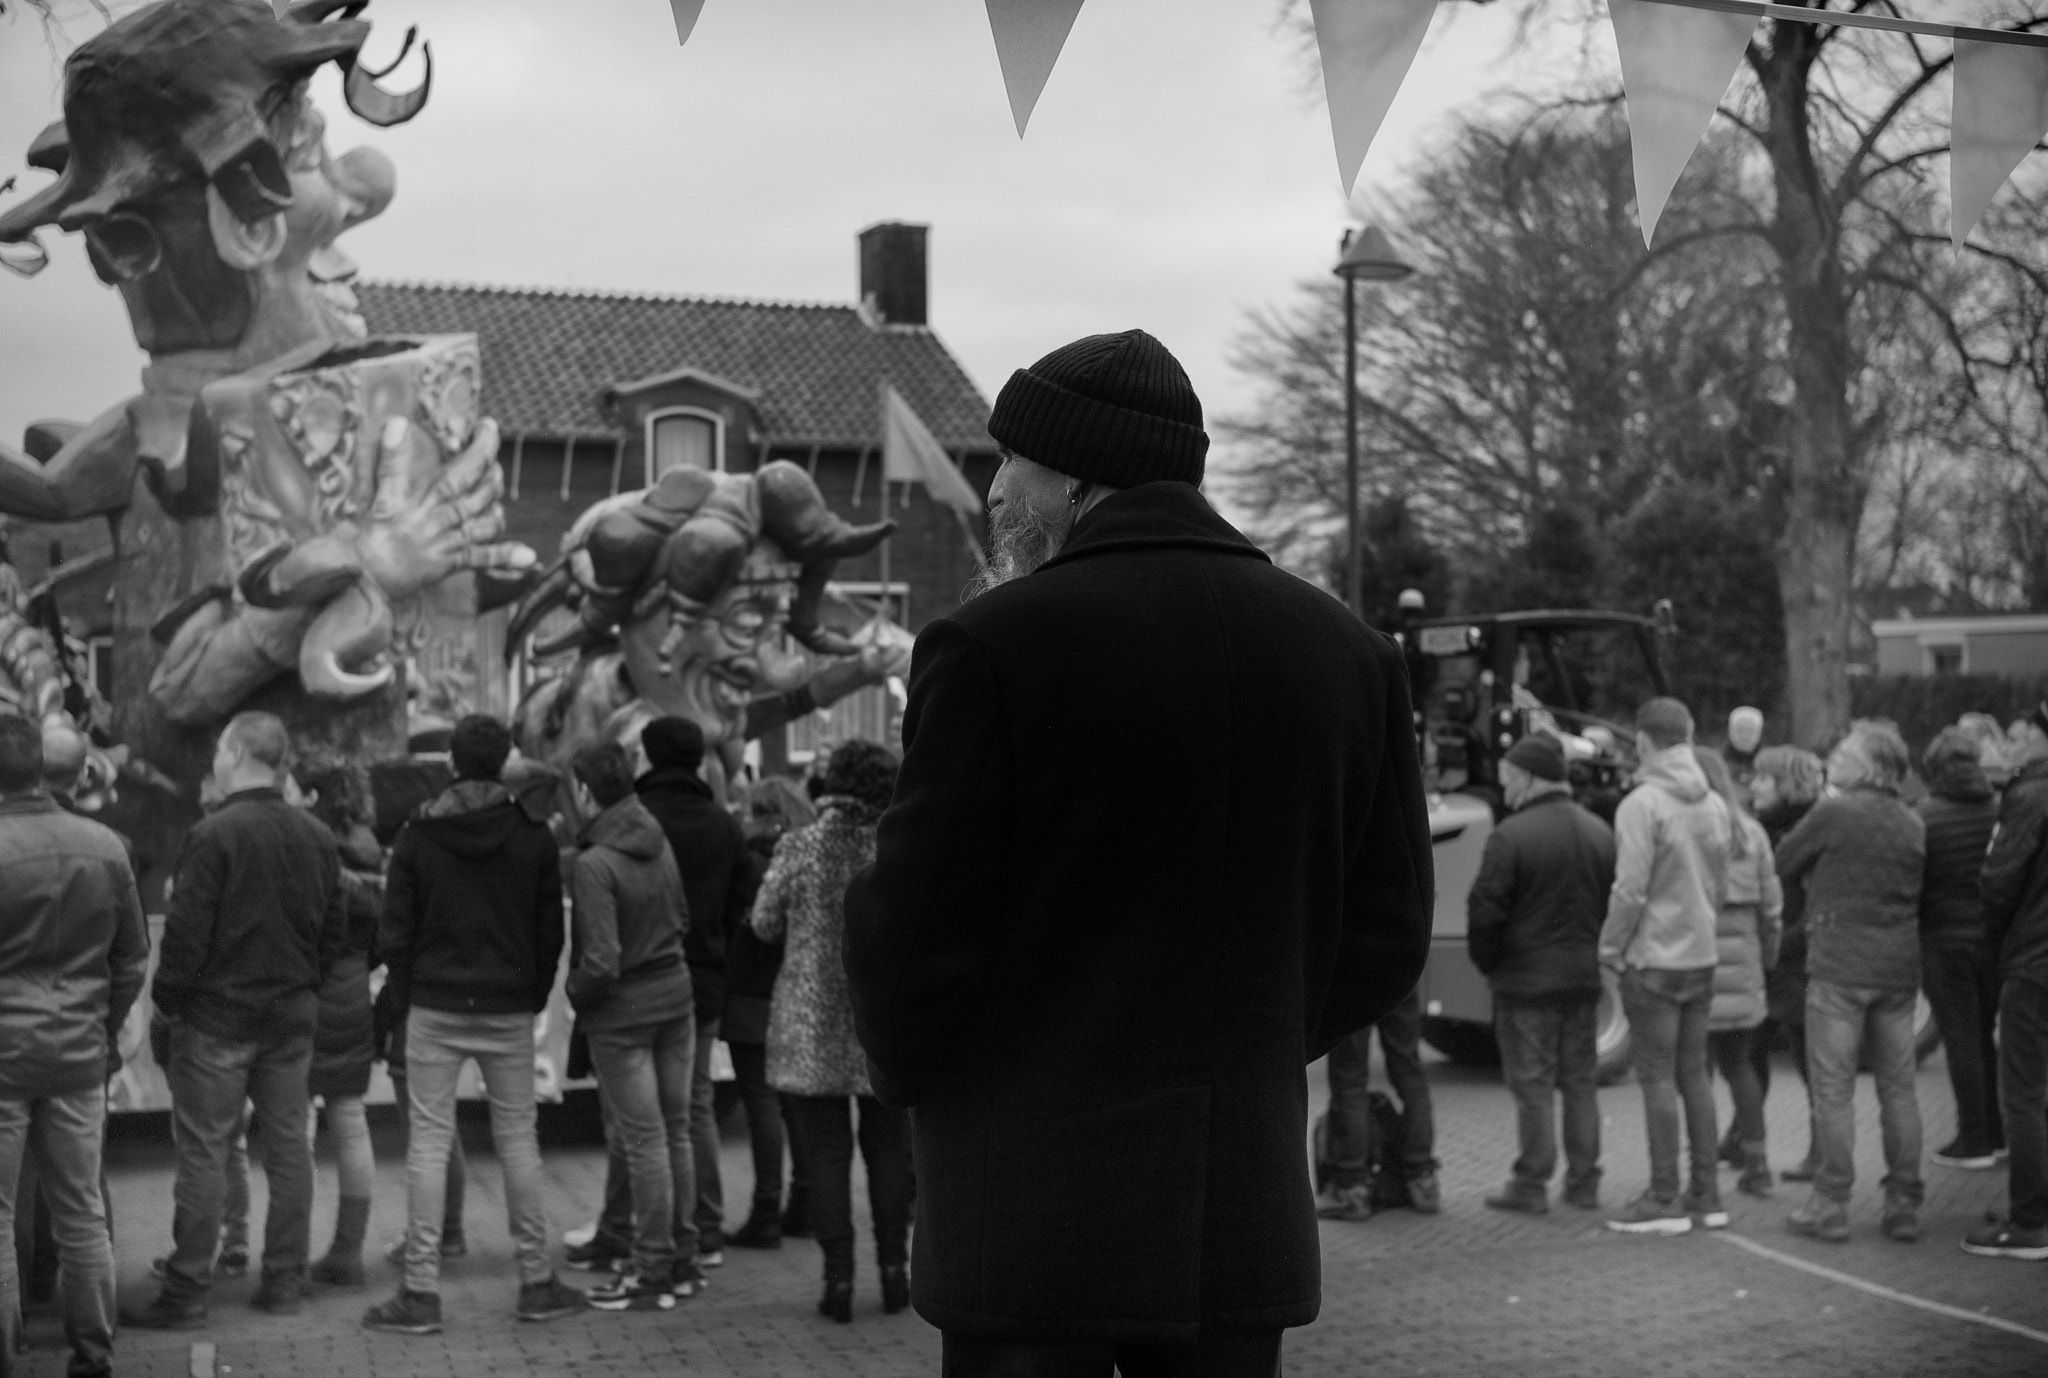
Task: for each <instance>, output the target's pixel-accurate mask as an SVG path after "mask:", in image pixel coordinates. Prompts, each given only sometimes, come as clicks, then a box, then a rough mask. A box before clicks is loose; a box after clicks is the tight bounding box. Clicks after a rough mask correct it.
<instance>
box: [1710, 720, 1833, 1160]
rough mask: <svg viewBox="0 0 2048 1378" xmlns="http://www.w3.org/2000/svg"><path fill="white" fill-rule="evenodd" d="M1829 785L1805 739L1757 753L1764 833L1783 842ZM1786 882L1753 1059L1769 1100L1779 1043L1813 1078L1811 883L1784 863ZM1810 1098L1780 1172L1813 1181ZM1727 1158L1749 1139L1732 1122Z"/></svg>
mask: <svg viewBox="0 0 2048 1378" xmlns="http://www.w3.org/2000/svg"><path fill="white" fill-rule="evenodd" d="M1826 787H1827V767H1826V766H1825V765H1823V764H1822V763H1821V759H1820V757H1818V756H1816V755H1814V754H1813V753H1812V752H1811V751H1808V750H1806V749H1805V748H1803V747H1796V746H1767V747H1765V748H1764V749H1763V750H1762V751H1759V752H1758V753H1757V754H1756V773H1755V774H1753V775H1752V776H1750V779H1749V808H1750V813H1751V816H1752V817H1754V818H1755V819H1756V821H1757V822H1758V823H1760V824H1762V825H1763V830H1764V835H1765V836H1766V837H1768V838H1769V839H1770V842H1771V846H1772V847H1773V848H1775V847H1776V846H1777V845H1778V844H1779V843H1780V842H1782V841H1784V839H1785V837H1786V835H1787V834H1788V833H1790V832H1791V831H1792V829H1794V828H1795V827H1797V826H1798V825H1799V820H1800V819H1802V818H1804V817H1806V815H1807V814H1808V813H1809V812H1811V811H1812V809H1813V806H1814V805H1815V804H1817V803H1819V802H1820V796H1821V792H1822V790H1824V789H1825V788H1826ZM1778 883H1779V887H1780V889H1781V890H1782V891H1783V893H1784V897H1785V908H1784V914H1783V917H1782V921H1781V923H1780V926H1779V937H1778V964H1777V965H1776V966H1775V967H1772V968H1770V969H1769V970H1767V971H1765V972H1764V997H1765V1018H1764V1023H1763V1027H1762V1028H1761V1029H1760V1030H1759V1031H1758V1036H1757V1037H1756V1038H1754V1039H1752V1040H1751V1041H1750V1056H1751V1058H1752V1065H1753V1066H1754V1067H1755V1068H1756V1074H1757V1080H1758V1082H1759V1083H1760V1084H1761V1085H1762V1087H1763V1092H1764V1096H1765V1098H1766V1099H1767V1100H1768V1099H1769V1097H1770V1091H1771V1049H1772V1048H1774V1047H1783V1048H1785V1049H1786V1050H1787V1051H1789V1052H1790V1053H1791V1054H1792V1066H1793V1067H1794V1068H1795V1069H1797V1070H1798V1072H1799V1081H1800V1084H1801V1085H1802V1086H1804V1085H1805V1084H1806V924H1805V912H1804V911H1805V904H1806V890H1805V887H1803V886H1802V885H1800V884H1799V883H1798V882H1797V881H1788V880H1786V879H1785V873H1784V870H1783V868H1782V867H1781V868H1779V871H1778ZM1811 1112H1812V1106H1811V1103H1810V1098H1809V1105H1808V1121H1809V1122H1808V1126H1807V1138H1806V1153H1805V1154H1804V1156H1802V1157H1801V1158H1800V1160H1799V1162H1798V1163H1797V1165H1795V1166H1793V1167H1789V1168H1787V1169H1785V1170H1784V1171H1783V1172H1781V1173H1780V1174H1778V1175H1779V1176H1780V1177H1782V1178H1783V1179H1784V1180H1785V1181H1787V1182H1811V1181H1812V1180H1813V1175H1814V1173H1816V1172H1818V1171H1820V1157H1819V1151H1818V1150H1817V1149H1816V1148H1815V1147H1814V1144H1815V1142H1816V1140H1817V1138H1818V1136H1817V1135H1816V1134H1815V1132H1814V1130H1813V1127H1812V1124H1811V1119H1812V1113H1811ZM1721 1160H1722V1161H1723V1162H1725V1163H1728V1164H1729V1165H1730V1166H1732V1167H1741V1166H1742V1144H1741V1141H1740V1140H1738V1139H1736V1138H1735V1136H1734V1133H1733V1131H1732V1129H1731V1131H1730V1134H1729V1137H1728V1139H1727V1141H1726V1142H1724V1143H1723V1144H1722V1147H1721Z"/></svg>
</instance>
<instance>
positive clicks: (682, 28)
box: [668, 0, 704, 43]
mask: <svg viewBox="0 0 2048 1378" xmlns="http://www.w3.org/2000/svg"><path fill="white" fill-rule="evenodd" d="M668 7H669V12H670V13H672V14H674V15H675V17H676V42H677V43H688V42H689V41H690V30H692V29H694V28H696V27H697V16H698V15H700V14H702V13H704V0H668Z"/></svg>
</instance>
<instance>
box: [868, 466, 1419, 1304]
mask: <svg viewBox="0 0 2048 1378" xmlns="http://www.w3.org/2000/svg"><path fill="white" fill-rule="evenodd" d="M903 737H904V744H905V757H904V763H903V770H902V774H901V776H900V778H899V780H898V783H897V787H896V794H895V800H894V802H893V804H892V805H891V807H890V809H889V810H888V812H887V813H886V814H884V815H883V817H882V820H881V823H880V828H879V835H878V850H877V860H876V864H875V865H874V867H872V868H871V869H870V870H868V871H866V872H863V873H862V875H861V876H859V877H858V878H856V879H855V881H854V882H853V885H852V886H851V888H850V889H849V891H848V894H847V906H846V908H847V937H846V965H847V971H848V974H849V975H850V977H851V979H852V990H853V997H854V1005H855V1011H856V1016H857V1021H858V1027H859V1032H860V1037H861V1042H862V1044H863V1046H864V1048H865V1049H866V1052H867V1054H868V1057H869V1060H870V1064H871V1067H872V1072H873V1079H874V1083H875V1087H876V1090H877V1093H878V1094H879V1095H880V1096H881V1097H882V1099H883V1100H885V1101H888V1102H890V1103H891V1104H894V1105H899V1106H912V1107H915V1113H914V1115H913V1117H912V1123H913V1136H914V1145H915V1150H916V1155H917V1171H918V1190H917V1213H918V1215H917V1229H916V1233H915V1250H916V1252H915V1258H914V1262H913V1267H912V1270H911V1275H912V1278H913V1283H912V1286H913V1295H914V1301H915V1303H916V1306H917V1309H918V1311H919V1313H920V1314H922V1315H923V1316H924V1317H925V1318H926V1319H927V1320H929V1321H931V1322H932V1323H933V1324H934V1325H937V1326H939V1327H941V1328H943V1329H947V1330H954V1331H959V1332H962V1333H966V1334H978V1335H987V1336H1007V1337H1041V1338H1061V1337H1066V1338H1090V1337H1092V1338H1128V1339H1163V1340H1188V1339H1193V1338H1194V1337H1195V1336H1196V1334H1197V1332H1198V1331H1199V1329H1200V1328H1201V1327H1202V1326H1204V1325H1217V1324H1223V1325H1236V1326H1250V1327H1273V1326H1290V1325H1304V1324H1307V1323H1308V1322H1309V1321H1311V1320H1313V1319H1314V1318H1315V1315H1316V1311H1317V1308H1318V1304H1319V1301H1320V1271H1319V1259H1318V1246H1317V1235H1316V1223H1315V1215H1314V1211H1313V1208H1312V1194H1311V1189H1310V1183H1309V1174H1308V1155H1307V1152H1306V1150H1305V1147H1304V1144H1305V1136H1306V1128H1307V1126H1306V1115H1307V1103H1308V1088H1307V1077H1306V1073H1305V1064H1306V1063H1308V1062H1310V1061H1312V1060H1313V1059H1315V1058H1317V1057H1319V1056H1321V1055H1322V1054H1323V1053H1324V1052H1326V1051H1327V1050H1328V1049H1329V1048H1330V1047H1331V1046H1332V1045H1333V1044H1335V1043H1336V1042H1337V1040H1338V1039H1340V1038H1342V1037H1343V1036H1344V1035H1346V1034H1349V1033H1351V1032H1352V1031H1354V1030H1356V1029H1359V1028H1362V1027H1364V1026H1366V1025H1368V1024H1371V1023H1372V1022H1374V1021H1375V1020H1377V1019H1378V1018H1379V1017H1380V1016H1381V1015H1383V1014H1385V1013H1386V1012H1387V1011H1389V1010H1391V1009H1392V1008H1393V1007H1394V1006H1395V1005H1396V1004H1397V1003H1399V1002H1400V1001H1401V1000H1402V999H1403V998H1404V997H1405V996H1406V995H1407V994H1408V993H1409V991H1410V990H1412V989H1413V988H1414V985H1415V982H1416V979H1417V977H1418V976H1419V974H1420V973H1421V970H1422V963H1423V958H1424V955H1425V953H1426V951H1427V948H1428V944H1429V930H1430V912H1431V899H1432V896H1431V891H1432V877H1431V862H1430V837H1429V826H1428V819H1427V812H1426V807H1425V803H1424V799H1423V792H1422V781H1421V771H1420V760H1419V757H1418V754H1417V750H1416V742H1415V735H1414V728H1413V723H1412V720H1411V717H1410V712H1409V698H1408V688H1407V680H1406V676H1405V674H1404V671H1403V668H1402V664H1401V658H1400V655H1399V653H1398V652H1397V651H1396V650H1395V648H1394V646H1393V644H1392V643H1391V642H1389V641H1388V640H1387V639H1386V638H1384V637H1382V636H1380V635H1379V634H1378V633H1377V632H1374V631H1371V630H1370V629H1368V628H1367V627H1365V626H1364V625H1363V624H1362V623H1360V622H1359V621H1358V620H1357V619H1356V618H1354V617H1352V616H1351V615H1350V614H1349V613H1348V612H1346V611H1345V609H1344V607H1343V605H1342V604H1340V603H1339V602H1337V601H1336V600H1335V599H1332V598H1330V597H1329V596H1328V595H1326V594H1324V593H1322V592H1320V591H1318V590H1316V589H1315V588H1313V587H1311V586H1310V585H1308V584H1306V583H1304V582H1302V581H1301V580H1299V579H1296V578H1294V577H1293V576H1292V575H1289V574H1285V573H1282V572H1281V571H1279V570H1277V569H1275V568H1274V567H1273V566H1272V565H1271V564H1270V563H1269V562H1268V561H1267V559H1266V557H1265V556H1264V554H1263V553H1262V552H1260V551H1259V550H1258V548H1257V547H1255V546H1254V545H1252V544H1251V542H1249V541H1247V540H1246V539H1245V538H1244V537H1243V536H1241V535H1240V534H1239V533H1238V532H1237V531H1236V530H1235V529H1234V528H1232V527H1231V526H1230V525H1229V523H1227V522H1225V521H1224V520H1223V519H1222V518H1221V517H1219V516H1218V515H1217V514H1216V513H1215V512H1214V511H1213V510H1212V509H1211V508H1210V507H1209V505H1208V504H1207V503H1206V502H1205V501H1204V500H1203V499H1202V497H1201V495H1200V493H1199V492H1198V491H1197V490H1196V489H1195V488H1193V487H1191V486H1188V485H1185V484H1178V483H1150V484H1145V485H1142V486H1140V487H1136V488H1131V489H1127V490H1125V491H1123V492H1121V493H1118V494H1115V495H1113V496H1111V497H1109V498H1108V499H1106V500H1105V501H1103V502H1102V503H1101V504H1100V505H1099V506H1098V507H1096V508H1095V509H1094V510H1092V511H1091V512H1089V513H1088V514H1087V515H1086V516H1085V517H1083V518H1082V519H1081V520H1080V521H1079V522H1078V523H1077V524H1076V526H1075V528H1074V531H1073V533H1072V535H1071V537H1070V538H1069V540H1068V542H1067V545H1066V548H1065V549H1064V550H1063V551H1062V552H1061V553H1060V554H1059V555H1058V556H1056V557H1055V558H1054V559H1052V560H1050V561H1048V562H1047V563H1046V564H1045V565H1044V566H1043V567H1042V568H1041V569H1039V570H1038V571H1037V572H1036V573H1034V574H1032V575H1030V576H1029V577H1027V578H1024V579H1020V580H1017V581H1014V582H1012V583H1010V584H1008V585H1005V586H1003V587H1001V588H998V589H996V590H994V591H993V592H990V593H988V594H986V595H984V596H982V597H980V598H977V599H975V600H974V601H973V602H971V603H970V604H968V605H967V606H966V607H964V608H963V609H961V611H960V612H959V613H957V614H956V615H954V616H953V617H950V618H945V619H942V620H939V621H937V622H934V623H932V624H931V625H930V626H928V627H926V628H925V630H924V632H923V633H922V634H921V635H920V636H919V638H918V642H917V650H916V654H915V660H914V664H913V666H912V670H911V688H910V704H909V708H908V712H907V715H906V717H905V720H904V733H903Z"/></svg>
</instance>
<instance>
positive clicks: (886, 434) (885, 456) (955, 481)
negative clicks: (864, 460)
mask: <svg viewBox="0 0 2048 1378" xmlns="http://www.w3.org/2000/svg"><path fill="white" fill-rule="evenodd" d="M891 479H904V480H908V481H910V482H914V483H922V484H923V485H924V486H925V487H926V488H928V489H930V490H931V495H932V501H933V502H936V503H938V504H939V505H940V506H941V507H947V508H951V509H952V510H953V511H955V512H957V513H960V514H962V515H964V516H969V517H978V516H980V515H981V495H980V494H978V493H976V492H975V491H974V488H973V485H971V484H969V483H968V482H967V479H966V478H965V477H964V476H963V475H962V474H961V472H960V467H959V466H958V465H956V464H955V463H953V460H952V458H951V457H950V456H949V455H947V453H946V447H945V446H943V445H941V444H939V442H938V438H937V437H935V436H934V435H933V434H932V433H931V430H930V428H929V427H927V426H926V425H925V424H924V421H923V420H922V419H921V418H919V416H918V414H917V413H916V412H914V411H912V410H911V409H910V403H908V402H906V401H904V400H903V394H902V393H900V392H898V391H896V389H895V388H894V387H892V386H890V385H889V384H887V383H884V384H882V484H883V487H882V492H883V494H884V495H885V504H884V505H886V495H887V493H888V491H889V490H888V483H889V480H891Z"/></svg>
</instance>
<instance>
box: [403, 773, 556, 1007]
mask: <svg viewBox="0 0 2048 1378" xmlns="http://www.w3.org/2000/svg"><path fill="white" fill-rule="evenodd" d="M377 954H378V956H380V957H382V958H383V960H384V964H385V966H386V967H387V968H388V971H387V973H386V976H385V980H386V982H387V983H389V984H390V985H391V986H392V988H393V989H394V990H395V991H396V994H395V995H394V996H393V997H392V1001H393V1004H394V1005H395V1007H397V1008H404V1007H405V1006H406V1005H407V1004H414V1005H418V1006H420V1007H421V1008H422V1009H429V1010H443V1011H447V1012H450V1013H457V1014H518V1013H521V1012H526V1011H530V1012H533V1013H539V1012H540V1011H541V1010H543V1009H545V1008H546V1007H547V1003H548V996H549V994H550V993H552V991H553V990H554V986H555V969H556V967H557V966H558V965H559V964H560V962H561V958H562V856H561V852H560V851H559V850H558V849H557V848H556V846H555V837H554V833H553V832H551V831H550V830H549V828H548V824H547V815H546V813H545V806H544V805H542V804H540V803H538V802H536V801H532V800H526V799H515V798H514V797H513V795H512V793H511V792H510V791H509V790H507V789H506V788H505V787H504V786H503V785H501V784H498V783H497V782H496V781H491V780H464V781H461V782H459V783H457V784H453V785H450V786H449V787H448V788H447V789H445V790H443V791H441V793H440V794H438V795H436V796H435V797H434V798H432V799H430V800H428V801H427V802H426V803H425V804H422V805H421V806H420V807H419V809H418V810H417V811H416V812H414V814H413V816H412V817H411V818H410V819H408V820H407V821H406V824H405V826H404V827H403V828H401V829H400V830H399V833H398V838H397V841H395V842H394V843H393V844H392V848H391V863H390V865H389V867H388V868H387V869H386V871H385V883H384V920H383V923H382V924H381V925H380V926H379V928H378V931H377Z"/></svg>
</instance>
